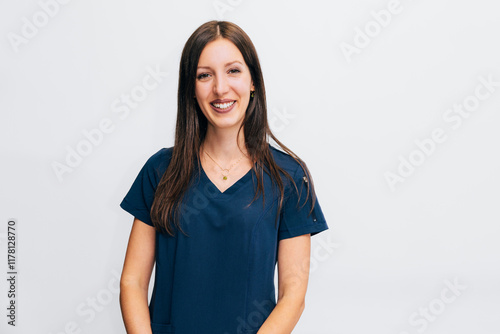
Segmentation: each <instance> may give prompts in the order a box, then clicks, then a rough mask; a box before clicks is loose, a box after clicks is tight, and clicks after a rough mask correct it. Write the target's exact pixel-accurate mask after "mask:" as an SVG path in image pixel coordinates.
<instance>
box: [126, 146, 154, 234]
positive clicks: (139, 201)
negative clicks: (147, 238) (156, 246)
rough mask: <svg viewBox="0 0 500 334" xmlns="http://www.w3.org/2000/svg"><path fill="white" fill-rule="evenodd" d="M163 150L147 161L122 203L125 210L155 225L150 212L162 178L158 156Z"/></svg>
mask: <svg viewBox="0 0 500 334" xmlns="http://www.w3.org/2000/svg"><path fill="white" fill-rule="evenodd" d="M161 151H162V150H160V151H158V152H157V153H156V154H154V155H153V156H152V157H150V158H149V159H148V160H147V161H146V163H145V164H144V166H143V167H142V169H141V170H140V171H139V175H137V177H136V179H135V180H134V182H133V183H132V186H131V187H130V190H129V191H128V193H127V194H126V195H125V197H124V198H123V200H122V202H121V203H120V207H121V208H122V209H123V210H125V211H127V212H128V213H130V214H131V215H132V216H134V217H135V218H137V219H139V220H141V221H143V222H144V223H146V224H148V225H150V226H153V221H152V220H151V214H150V212H151V206H152V205H153V200H154V196H155V191H156V187H157V186H158V183H159V180H160V178H161V175H159V170H158V158H159V156H160V152H161Z"/></svg>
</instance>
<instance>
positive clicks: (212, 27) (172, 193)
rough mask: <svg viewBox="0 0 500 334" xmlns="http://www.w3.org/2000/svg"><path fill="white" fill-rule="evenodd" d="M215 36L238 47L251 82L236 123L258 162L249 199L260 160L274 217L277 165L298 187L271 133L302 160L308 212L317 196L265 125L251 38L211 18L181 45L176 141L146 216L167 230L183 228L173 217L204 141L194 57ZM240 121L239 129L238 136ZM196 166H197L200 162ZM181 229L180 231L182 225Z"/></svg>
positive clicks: (260, 172) (259, 73) (261, 88)
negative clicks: (276, 153) (271, 189)
mask: <svg viewBox="0 0 500 334" xmlns="http://www.w3.org/2000/svg"><path fill="white" fill-rule="evenodd" d="M218 38H226V39H228V40H229V41H231V42H232V43H233V44H234V45H235V46H236V47H237V48H238V49H239V51H240V52H241V54H242V55H243V59H244V60H245V63H246V65H247V66H248V68H249V70H250V74H251V77H252V81H253V84H254V87H255V93H254V97H253V98H251V99H250V102H249V104H248V108H247V110H246V113H245V118H244V120H243V122H242V125H241V127H244V136H245V145H246V149H247V152H248V156H249V158H250V159H251V160H252V161H256V162H257V163H256V165H257V168H256V167H255V166H252V169H253V170H254V172H255V173H256V175H257V184H258V186H257V191H256V193H255V196H254V198H253V200H252V202H251V203H253V202H254V201H255V200H256V199H257V197H258V194H259V192H261V191H262V195H263V196H265V195H264V188H263V184H262V177H263V171H264V168H263V167H264V166H265V167H266V168H267V170H266V173H267V174H269V175H270V177H271V180H272V182H276V184H277V185H278V188H279V190H280V200H279V206H278V214H277V216H276V221H277V219H278V215H279V212H280V211H281V208H282V205H283V198H284V187H283V181H282V180H281V177H280V175H279V172H280V171H281V172H282V173H283V174H284V175H285V176H286V177H287V178H289V179H290V180H291V181H292V183H293V185H294V187H295V190H296V191H297V192H298V190H297V185H296V184H295V182H294V180H293V178H292V177H291V176H290V175H289V174H288V173H287V172H286V171H285V170H284V169H282V168H281V167H279V166H278V165H277V164H276V163H275V161H274V159H273V156H272V152H271V151H270V149H269V146H268V141H267V140H268V137H271V138H272V139H273V140H274V141H275V142H276V143H277V144H278V145H280V146H281V148H282V149H283V150H284V151H285V152H287V153H288V154H289V155H290V156H292V157H293V158H294V159H295V160H296V161H297V162H298V163H299V164H300V165H301V167H302V169H303V170H304V173H305V175H307V178H308V180H309V182H308V184H309V187H308V188H307V197H306V200H305V202H304V204H305V203H307V199H308V197H309V193H310V192H311V193H312V206H311V211H310V213H312V211H313V208H314V203H315V200H316V195H315V192H314V185H313V182H312V178H311V177H310V173H309V170H308V168H307V166H306V164H305V163H304V162H303V161H302V160H301V159H300V158H299V157H298V156H297V155H296V154H295V153H293V152H292V151H291V150H290V149H288V148H287V147H286V146H285V145H284V144H282V143H281V142H280V141H279V140H278V139H277V138H276V137H275V136H274V135H273V133H272V132H271V129H270V128H269V124H268V121H267V108H266V93H265V87H264V79H263V76H262V71H261V68H260V62H259V58H258V56H257V52H256V50H255V47H254V45H253V43H252V41H251V40H250V38H249V37H248V35H247V34H246V33H245V32H244V31H243V30H242V29H241V28H240V27H238V26H237V25H236V24H234V23H231V22H227V21H210V22H206V23H204V24H203V25H201V26H200V27H199V28H198V29H196V30H195V31H194V32H193V34H192V35H191V36H190V37H189V39H188V40H187V42H186V44H185V46H184V49H183V51H182V56H181V60H180V68H179V87H178V94H177V123H176V128H175V143H174V147H173V152H172V157H171V160H170V163H169V166H168V168H167V170H166V171H165V173H164V174H163V176H162V178H161V180H160V182H159V184H158V187H157V189H156V193H155V197H154V201H153V205H152V207H151V219H152V221H153V224H154V226H155V228H156V230H157V231H167V232H168V234H170V235H172V236H173V235H174V234H173V227H172V222H173V224H174V225H175V226H177V227H178V228H179V229H180V230H181V231H182V228H181V226H180V223H179V219H178V215H179V210H180V209H179V207H180V202H181V199H182V197H183V195H184V194H185V191H186V190H187V188H188V187H189V182H190V179H191V175H192V173H193V171H194V164H195V161H198V167H200V157H199V152H200V146H201V144H202V143H203V140H204V138H205V135H206V130H207V119H206V117H205V115H203V113H202V111H201V110H200V107H199V105H198V102H197V101H196V100H195V99H194V98H193V96H195V83H196V71H197V67H198V60H199V58H200V55H201V52H202V51H203V49H204V48H205V46H206V45H207V44H208V43H209V42H211V41H213V40H215V39H218ZM241 127H240V128H239V129H238V136H239V132H240V130H241ZM238 136H237V137H238ZM198 170H199V171H200V170H201V168H199V169H198ZM261 175H262V176H261ZM299 197H300V196H299ZM299 202H300V198H299ZM251 203H250V204H251ZM250 204H249V205H250ZM182 232H183V233H184V231H182Z"/></svg>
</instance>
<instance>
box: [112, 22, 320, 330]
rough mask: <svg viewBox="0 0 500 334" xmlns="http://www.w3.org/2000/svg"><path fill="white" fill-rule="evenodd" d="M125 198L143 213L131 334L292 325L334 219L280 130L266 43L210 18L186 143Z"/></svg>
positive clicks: (155, 158)
mask: <svg viewBox="0 0 500 334" xmlns="http://www.w3.org/2000/svg"><path fill="white" fill-rule="evenodd" d="M269 137H271V138H272V139H273V140H274V141H275V142H276V143H277V144H278V145H279V146H280V147H281V148H282V149H283V151H282V150H278V149H276V148H274V147H273V146H271V145H270V144H269V142H268V139H269ZM120 206H121V207H122V208H123V209H124V210H126V211H128V212H129V213H131V214H132V215H133V216H134V224H133V227H132V232H131V235H130V240H129V244H128V248H127V254H126V257H125V264H124V268H123V273H122V278H121V285H120V286H121V294H120V304H121V307H122V314H123V319H124V323H125V327H126V329H127V332H128V333H143V332H144V333H148V332H149V333H151V332H152V333H183V334H185V333H225V334H229V333H231V334H232V333H236V334H238V333H257V331H258V332H259V334H265V333H273V334H276V333H291V331H292V330H293V328H294V327H295V325H296V323H297V321H298V320H299V318H300V315H301V314H302V311H303V309H304V300H305V294H306V288H307V283H308V277H309V263H310V262H309V258H310V236H312V235H315V234H317V233H320V232H322V231H324V230H326V229H328V225H327V223H326V220H325V217H324V215H323V212H322V210H321V206H320V204H319V202H318V200H317V198H316V195H315V191H314V185H313V182H312V178H311V176H310V173H309V170H308V168H307V166H306V164H305V162H304V161H302V160H301V159H300V158H299V157H298V156H297V155H295V154H294V153H293V152H292V151H291V150H290V149H288V148H287V147H286V146H285V145H284V144H282V143H281V142H280V141H279V140H278V139H277V138H276V137H275V136H274V135H273V133H272V132H271V130H270V128H269V124H268V120H267V108H266V97H265V88H264V81H263V76H262V72H261V69H260V64H259V59H258V56H257V52H256V51H255V48H254V46H253V44H252V42H251V40H250V38H249V37H248V36H247V35H246V33H245V32H244V31H243V30H242V29H241V28H240V27H238V26H237V25H235V24H233V23H230V22H226V21H210V22H207V23H205V24H203V25H202V26H200V27H199V28H198V29H197V30H196V31H195V32H194V33H193V34H192V35H191V36H190V38H189V39H188V41H187V42H186V45H185V47H184V49H183V52H182V56H181V62H180V69H179V89H178V108H177V124H176V131H175V144H174V146H173V147H167V148H162V149H160V150H159V151H158V152H156V153H155V154H153V155H152V156H151V157H150V158H149V159H148V161H147V162H146V163H145V164H144V166H143V168H142V169H141V170H140V172H139V175H138V176H137V178H136V179H135V181H134V182H133V184H132V186H131V188H130V190H129V192H128V193H127V195H126V196H125V198H124V199H123V201H122V203H121V204H120ZM154 264H156V272H155V282H154V290H153V295H152V298H151V302H150V303H149V309H148V304H147V302H148V301H147V296H148V286H149V280H150V277H151V272H152V268H153V265H154ZM276 264H278V291H277V292H278V293H277V295H278V300H277V301H276V289H275V285H274V273H275V267H276Z"/></svg>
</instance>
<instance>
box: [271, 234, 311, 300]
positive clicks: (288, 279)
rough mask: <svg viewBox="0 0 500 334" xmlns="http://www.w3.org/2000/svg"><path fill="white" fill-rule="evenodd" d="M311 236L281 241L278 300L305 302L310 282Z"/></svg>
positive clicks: (279, 247)
mask: <svg viewBox="0 0 500 334" xmlns="http://www.w3.org/2000/svg"><path fill="white" fill-rule="evenodd" d="M310 254H311V235H310V234H303V235H300V236H297V237H293V238H288V239H283V240H280V242H279V246H278V300H279V299H281V298H282V297H283V296H285V295H286V296H287V297H288V296H290V297H291V298H294V299H295V298H296V299H297V300H300V301H301V302H303V301H304V299H305V295H306V291H307V283H308V280H309V264H310Z"/></svg>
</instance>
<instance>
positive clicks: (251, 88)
mask: <svg viewBox="0 0 500 334" xmlns="http://www.w3.org/2000/svg"><path fill="white" fill-rule="evenodd" d="M250 90H255V87H254V85H253V81H252V86H250Z"/></svg>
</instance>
